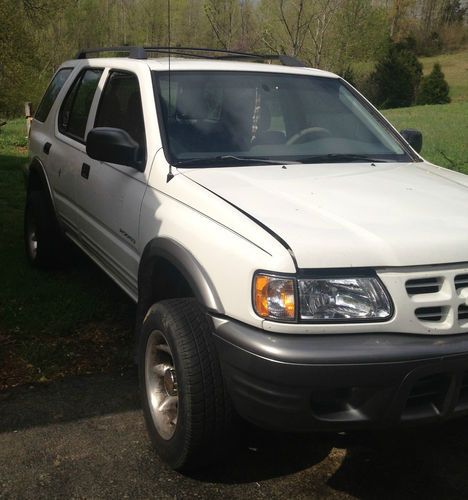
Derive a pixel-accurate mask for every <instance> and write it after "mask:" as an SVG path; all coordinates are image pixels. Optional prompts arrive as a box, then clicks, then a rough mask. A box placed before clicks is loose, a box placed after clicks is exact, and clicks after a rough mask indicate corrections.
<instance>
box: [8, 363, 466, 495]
mask: <svg viewBox="0 0 468 500" xmlns="http://www.w3.org/2000/svg"><path fill="white" fill-rule="evenodd" d="M467 424H468V420H467V419H463V420H458V421H454V422H452V423H449V424H446V425H445V426H443V427H440V426H439V427H434V426H432V427H428V428H425V429H419V430H417V431H416V430H413V431H410V430H406V431H393V432H391V433H390V432H379V433H359V434H356V433H354V434H343V435H336V434H316V435H309V436H297V435H296V436H291V435H283V434H277V433H272V432H266V431H260V430H257V429H254V428H249V429H247V432H246V434H245V436H244V439H243V442H242V443H241V446H240V449H239V451H238V453H237V454H235V455H234V456H232V457H230V459H229V460H228V461H227V462H226V463H222V464H217V465H216V466H214V467H211V468H210V469H206V470H204V471H202V472H199V473H197V474H195V475H192V476H183V475H181V474H178V473H176V472H173V471H171V470H169V469H168V468H167V467H166V466H165V465H163V464H162V463H161V462H160V460H159V459H158V458H157V455H155V453H154V451H153V450H152V449H151V447H150V445H149V441H148V439H147V435H146V431H145V428H144V423H143V418H142V414H141V411H140V408H139V402H138V394H137V383H136V374H135V372H134V371H133V370H130V371H127V372H125V373H118V374H101V375H91V376H81V377H69V378H66V379H64V380H61V381H56V382H53V383H51V384H48V385H35V386H29V385H26V386H22V387H17V388H15V389H12V390H10V391H8V392H6V391H4V392H0V498H2V499H4V498H5V499H6V498H15V499H16V498H35V499H38V498H47V499H51V498H171V499H174V498H177V499H179V498H243V499H244V498H320V497H326V498H351V497H355V498H356V497H357V498H369V499H370V498H379V499H380V498H399V499H400V498H420V497H421V498H422V497H424V498H444V499H446V498H467V497H468V425H467Z"/></svg>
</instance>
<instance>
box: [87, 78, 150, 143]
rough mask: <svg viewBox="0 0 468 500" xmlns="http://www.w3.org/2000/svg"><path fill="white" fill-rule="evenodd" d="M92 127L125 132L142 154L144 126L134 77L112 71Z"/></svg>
mask: <svg viewBox="0 0 468 500" xmlns="http://www.w3.org/2000/svg"><path fill="white" fill-rule="evenodd" d="M94 126H95V127H112V128H120V129H123V130H125V131H126V132H128V134H129V135H130V136H131V137H132V138H133V139H134V140H135V141H136V142H138V144H139V145H140V146H141V147H142V148H141V149H142V153H143V152H144V147H145V125H144V119H143V107H142V104H141V94H140V86H139V84H138V78H137V76H136V75H134V74H132V73H126V72H123V71H113V72H112V73H111V74H110V75H109V78H108V80H107V83H106V86H105V87H104V91H103V93H102V96H101V101H100V103H99V108H98V112H97V116H96V121H95V123H94Z"/></svg>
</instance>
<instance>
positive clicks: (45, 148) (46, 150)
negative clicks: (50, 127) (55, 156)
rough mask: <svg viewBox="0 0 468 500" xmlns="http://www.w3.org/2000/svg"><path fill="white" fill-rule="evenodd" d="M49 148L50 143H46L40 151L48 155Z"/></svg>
mask: <svg viewBox="0 0 468 500" xmlns="http://www.w3.org/2000/svg"><path fill="white" fill-rule="evenodd" d="M51 147H52V144H51V143H50V142H46V143H45V144H44V147H43V148H42V151H44V153H45V154H46V155H48V154H49V151H50V148H51Z"/></svg>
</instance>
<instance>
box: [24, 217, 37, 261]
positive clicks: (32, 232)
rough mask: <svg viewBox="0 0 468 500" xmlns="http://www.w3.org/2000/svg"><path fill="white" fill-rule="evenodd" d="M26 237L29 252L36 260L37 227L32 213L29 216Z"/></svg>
mask: <svg viewBox="0 0 468 500" xmlns="http://www.w3.org/2000/svg"><path fill="white" fill-rule="evenodd" d="M26 238H27V242H28V249H29V254H30V255H31V258H32V259H33V260H34V259H35V258H36V255H37V229H36V223H35V221H34V219H33V217H31V215H30V216H29V217H28V223H27V235H26Z"/></svg>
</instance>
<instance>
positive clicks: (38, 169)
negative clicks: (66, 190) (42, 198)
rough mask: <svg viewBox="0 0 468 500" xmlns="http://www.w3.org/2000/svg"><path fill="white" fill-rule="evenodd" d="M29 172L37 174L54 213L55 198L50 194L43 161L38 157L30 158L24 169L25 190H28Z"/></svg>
mask: <svg viewBox="0 0 468 500" xmlns="http://www.w3.org/2000/svg"><path fill="white" fill-rule="evenodd" d="M31 172H35V173H37V175H38V176H39V179H40V182H41V184H42V185H43V186H44V189H45V191H46V192H47V195H48V197H49V201H50V204H51V206H52V209H53V211H54V213H55V200H54V197H53V196H52V189H51V187H50V182H49V178H48V177H47V174H46V171H45V168H44V165H43V163H42V162H41V160H40V159H39V158H38V157H34V158H33V159H32V160H31V162H30V164H29V166H27V167H26V169H25V182H26V189H27V190H29V179H30V178H31Z"/></svg>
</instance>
